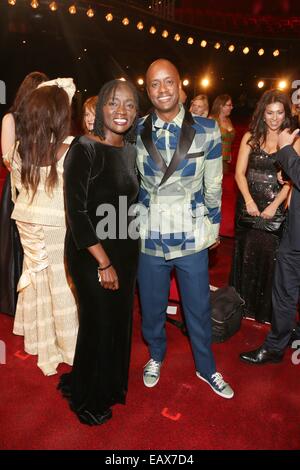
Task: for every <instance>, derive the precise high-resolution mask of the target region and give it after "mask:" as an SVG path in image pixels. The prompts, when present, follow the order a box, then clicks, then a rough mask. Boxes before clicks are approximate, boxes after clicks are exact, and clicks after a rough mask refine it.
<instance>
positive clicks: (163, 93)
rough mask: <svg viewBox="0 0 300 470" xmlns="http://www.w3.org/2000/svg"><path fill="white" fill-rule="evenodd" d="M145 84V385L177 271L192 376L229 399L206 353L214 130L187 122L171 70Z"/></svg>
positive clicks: (141, 150)
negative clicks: (149, 106)
mask: <svg viewBox="0 0 300 470" xmlns="http://www.w3.org/2000/svg"><path fill="white" fill-rule="evenodd" d="M146 84H147V91H148V95H149V98H150V100H151V102H152V104H153V107H154V110H153V112H152V113H151V114H149V115H148V116H146V117H144V118H142V119H141V120H140V123H139V132H138V134H139V135H138V140H137V149H138V159H137V166H138V170H139V173H140V179H141V189H140V194H139V205H140V208H141V209H140V235H141V255H140V262H139V270H138V282H139V290H140V299H141V305H142V329H143V335H144V338H145V340H146V342H147V344H148V346H149V351H150V360H149V362H148V363H147V364H146V366H145V368H144V373H143V380H144V384H145V386H146V387H154V386H155V385H156V384H157V382H158V381H159V378H160V370H161V365H162V362H163V359H164V356H165V352H166V333H165V321H166V311H167V305H168V295H169V288H170V274H171V271H172V269H173V268H175V269H176V274H177V279H178V282H179V286H180V293H181V301H182V305H183V309H184V313H185V320H186V325H187V329H188V333H189V338H190V341H191V346H192V350H193V354H194V360H195V364H196V375H197V376H198V377H199V378H200V379H202V380H204V381H205V382H207V383H208V384H209V385H210V386H211V388H212V389H213V391H214V392H215V393H217V394H218V395H220V396H222V397H224V398H232V397H233V394H234V393H233V390H232V389H231V387H230V386H229V385H228V384H227V383H226V382H225V381H224V380H223V377H222V375H221V374H220V373H219V372H216V366H215V361H214V357H213V354H212V350H211V308H210V292H209V279H208V248H209V247H211V246H213V245H215V244H217V243H218V232H219V223H220V206H221V184H222V156H221V137H220V131H219V128H218V125H217V123H216V122H215V121H214V120H211V119H206V118H202V117H192V115H191V114H190V113H189V112H188V111H185V109H184V107H183V106H182V105H181V103H180V100H179V92H180V88H181V82H180V77H179V73H178V71H177V69H176V67H175V66H174V65H173V64H172V63H171V62H169V61H168V60H165V59H158V60H156V61H155V62H153V63H152V64H151V65H150V67H149V68H148V71H147V74H146Z"/></svg>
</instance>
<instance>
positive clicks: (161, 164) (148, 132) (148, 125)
mask: <svg viewBox="0 0 300 470" xmlns="http://www.w3.org/2000/svg"><path fill="white" fill-rule="evenodd" d="M143 126H144V129H143V130H142V132H141V139H142V141H143V144H144V146H145V148H146V150H147V152H148V154H149V155H150V157H151V158H153V160H154V161H155V163H156V165H157V166H158V168H159V169H160V171H162V172H163V173H164V172H165V171H166V169H167V165H166V162H165V161H164V159H163V157H162V156H161V154H160V153H159V151H158V150H157V148H156V147H155V145H154V143H153V140H152V117H151V114H149V116H148V117H147V118H146V119H145V121H144V123H143Z"/></svg>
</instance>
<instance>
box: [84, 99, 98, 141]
mask: <svg viewBox="0 0 300 470" xmlns="http://www.w3.org/2000/svg"><path fill="white" fill-rule="evenodd" d="M97 101H98V96H90V98H88V99H87V100H85V102H84V103H83V107H82V123H81V126H82V129H83V133H84V134H92V133H93V129H94V122H95V113H96V106H97Z"/></svg>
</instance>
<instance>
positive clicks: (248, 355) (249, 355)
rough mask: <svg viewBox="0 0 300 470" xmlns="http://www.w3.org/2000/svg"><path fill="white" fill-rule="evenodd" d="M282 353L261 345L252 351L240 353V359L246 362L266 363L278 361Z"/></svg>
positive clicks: (280, 359)
mask: <svg viewBox="0 0 300 470" xmlns="http://www.w3.org/2000/svg"><path fill="white" fill-rule="evenodd" d="M282 358H283V353H279V352H277V351H271V350H268V349H266V348H265V347H263V346H261V347H260V348H258V349H254V350H253V351H248V352H244V353H241V354H240V359H241V360H242V361H244V362H248V364H266V363H267V362H280V361H282Z"/></svg>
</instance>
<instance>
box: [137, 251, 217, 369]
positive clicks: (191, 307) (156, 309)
mask: <svg viewBox="0 0 300 470" xmlns="http://www.w3.org/2000/svg"><path fill="white" fill-rule="evenodd" d="M173 268H175V269H176V274H177V280H178V284H179V288H180V294H181V301H182V306H183V310H184V315H185V321H186V326H187V330H188V333H189V337H190V341H191V346H192V350H193V354H194V359H195V364H196V369H197V371H199V372H200V373H201V375H203V376H204V377H209V376H211V374H213V373H214V372H215V371H216V366H215V361H214V357H213V354H212V350H211V306H210V292H209V279H208V253H207V250H203V251H201V252H199V253H196V254H193V255H188V256H183V257H181V258H175V259H172V260H168V261H166V260H165V258H163V257H159V256H149V255H146V254H144V253H142V254H141V255H140V258H139V269H138V283H139V291H140V299H141V306H142V330H143V336H144V338H145V341H146V342H147V344H148V346H149V350H150V355H151V357H152V358H153V359H154V360H155V361H162V360H163V359H164V356H165V353H166V346H167V344H166V331H165V321H166V312H167V307H168V297H169V290H170V274H171V271H172V269H173Z"/></svg>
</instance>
